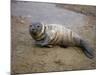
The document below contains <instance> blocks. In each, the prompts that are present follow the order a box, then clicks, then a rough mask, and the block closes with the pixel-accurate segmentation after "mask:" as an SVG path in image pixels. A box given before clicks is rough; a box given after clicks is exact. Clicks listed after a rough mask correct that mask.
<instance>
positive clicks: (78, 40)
mask: <svg viewBox="0 0 100 75" xmlns="http://www.w3.org/2000/svg"><path fill="white" fill-rule="evenodd" d="M29 32H30V34H31V36H32V38H33V39H34V40H35V44H36V45H39V46H42V47H53V46H55V45H58V46H61V47H64V48H66V47H68V46H77V47H80V48H82V50H83V52H84V53H85V55H86V56H87V57H89V58H93V57H94V53H93V48H92V47H91V46H90V45H89V43H88V42H87V41H85V40H84V39H82V37H81V36H79V35H78V34H77V33H75V32H73V31H72V30H70V29H68V28H66V27H64V25H59V24H44V23H41V22H36V23H32V24H31V25H30V26H29Z"/></svg>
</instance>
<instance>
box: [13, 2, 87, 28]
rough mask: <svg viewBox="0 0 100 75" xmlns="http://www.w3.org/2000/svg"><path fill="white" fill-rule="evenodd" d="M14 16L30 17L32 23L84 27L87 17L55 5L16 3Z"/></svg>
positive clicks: (14, 4)
mask: <svg viewBox="0 0 100 75" xmlns="http://www.w3.org/2000/svg"><path fill="white" fill-rule="evenodd" d="M12 15H14V16H25V17H28V18H29V20H30V21H31V22H38V21H39V22H45V23H57V24H66V25H70V26H71V25H72V26H73V25H84V24H85V22H84V21H85V20H86V16H85V15H83V14H79V13H76V12H73V11H69V10H65V9H61V8H58V7H56V5H55V4H49V3H35V2H16V3H12Z"/></svg>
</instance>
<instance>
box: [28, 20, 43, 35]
mask: <svg viewBox="0 0 100 75" xmlns="http://www.w3.org/2000/svg"><path fill="white" fill-rule="evenodd" d="M42 27H43V25H42V23H40V22H37V23H32V24H31V25H30V26H29V31H30V32H31V33H32V34H33V35H37V34H39V33H40V32H41V30H42Z"/></svg>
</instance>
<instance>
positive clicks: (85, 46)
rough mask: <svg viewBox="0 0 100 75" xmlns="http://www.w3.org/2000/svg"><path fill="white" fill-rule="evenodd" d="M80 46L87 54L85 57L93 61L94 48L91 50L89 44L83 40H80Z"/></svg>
mask: <svg viewBox="0 0 100 75" xmlns="http://www.w3.org/2000/svg"><path fill="white" fill-rule="evenodd" d="M80 46H81V48H82V50H83V52H84V53H85V55H86V56H87V57H88V58H90V59H92V58H93V57H94V52H93V48H91V47H90V46H89V44H88V43H87V41H84V40H82V39H81V40H80Z"/></svg>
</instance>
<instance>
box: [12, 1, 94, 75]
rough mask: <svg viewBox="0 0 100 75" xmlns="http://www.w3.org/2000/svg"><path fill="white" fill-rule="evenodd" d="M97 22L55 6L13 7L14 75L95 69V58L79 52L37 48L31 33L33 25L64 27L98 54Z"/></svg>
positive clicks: (19, 3) (41, 4)
mask: <svg viewBox="0 0 100 75" xmlns="http://www.w3.org/2000/svg"><path fill="white" fill-rule="evenodd" d="M44 7H45V8H44ZM51 10H52V11H51ZM95 20H96V19H95V16H93V15H85V14H82V13H77V12H76V11H71V10H69V9H63V8H59V7H57V6H56V5H55V4H47V3H32V2H14V3H12V17H11V23H12V24H11V29H12V31H11V33H12V35H11V36H12V38H11V40H12V50H11V52H12V55H11V58H12V60H11V69H12V74H17V73H36V72H54V71H69V70H86V69H95V68H96V60H95V58H94V59H89V58H87V57H86V56H85V55H84V53H83V52H82V50H81V49H80V48H78V47H68V48H61V47H58V46H56V47H54V48H40V47H37V46H35V45H34V40H33V39H32V38H31V36H30V34H29V30H28V28H29V24H30V23H31V22H37V21H42V22H45V23H58V24H64V25H65V26H66V27H67V28H70V29H72V30H73V31H75V32H77V33H78V34H79V35H81V36H82V37H83V38H85V39H88V40H89V43H90V44H91V46H92V47H93V48H94V51H95V45H96V43H95V41H96V40H95V39H96V36H95V35H96V34H95V31H96V29H95V28H96V27H95V26H96V22H95Z"/></svg>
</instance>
